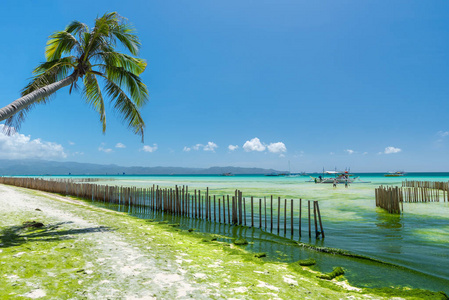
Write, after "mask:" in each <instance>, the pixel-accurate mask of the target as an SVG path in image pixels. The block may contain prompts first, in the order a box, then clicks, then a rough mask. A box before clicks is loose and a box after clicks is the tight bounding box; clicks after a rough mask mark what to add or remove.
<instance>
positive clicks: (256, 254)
mask: <svg viewBox="0 0 449 300" xmlns="http://www.w3.org/2000/svg"><path fill="white" fill-rule="evenodd" d="M254 257H256V258H262V257H267V254H266V253H265V252H261V253H255V254H254Z"/></svg>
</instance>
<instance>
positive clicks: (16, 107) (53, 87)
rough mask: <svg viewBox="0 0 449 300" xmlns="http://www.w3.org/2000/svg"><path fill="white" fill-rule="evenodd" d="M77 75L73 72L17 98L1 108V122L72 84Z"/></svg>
mask: <svg viewBox="0 0 449 300" xmlns="http://www.w3.org/2000/svg"><path fill="white" fill-rule="evenodd" d="M77 77H78V75H77V74H76V73H73V74H72V75H70V76H69V77H66V78H64V79H62V80H60V81H58V82H55V83H52V84H49V85H47V86H44V87H42V88H40V89H37V90H35V91H34V92H31V93H29V94H27V95H25V96H23V97H21V98H19V99H17V100H15V101H14V102H12V103H10V104H8V105H6V106H5V107H3V108H0V122H1V121H3V120H6V119H8V118H9V117H11V116H12V115H14V114H16V113H17V112H19V111H20V110H22V109H24V108H25V107H27V106H28V105H30V104H33V103H34V102H36V101H38V100H39V99H42V98H44V97H47V96H50V95H51V94H53V93H54V92H56V91H57V90H59V89H61V88H63V87H66V86H68V85H70V84H72V83H73V82H74V81H75V80H76V79H77Z"/></svg>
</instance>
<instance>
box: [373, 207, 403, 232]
mask: <svg viewBox="0 0 449 300" xmlns="http://www.w3.org/2000/svg"><path fill="white" fill-rule="evenodd" d="M376 210H377V223H376V226H377V227H380V228H385V229H391V231H392V232H398V233H400V232H401V229H402V226H403V225H402V217H401V215H400V214H388V213H385V211H383V210H381V209H376ZM398 236H400V234H399V235H398Z"/></svg>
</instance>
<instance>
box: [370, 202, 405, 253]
mask: <svg viewBox="0 0 449 300" xmlns="http://www.w3.org/2000/svg"><path fill="white" fill-rule="evenodd" d="M377 211H378V214H377V222H376V226H377V227H378V228H379V229H380V230H381V233H380V234H381V235H383V237H384V238H383V239H382V240H380V241H379V242H378V243H375V245H376V246H377V247H378V249H379V252H385V253H394V254H401V251H402V243H401V242H400V241H401V240H402V239H403V238H402V232H403V230H402V228H403V224H402V218H401V215H400V214H389V213H386V212H385V211H382V210H381V209H377Z"/></svg>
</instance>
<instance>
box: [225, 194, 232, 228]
mask: <svg viewBox="0 0 449 300" xmlns="http://www.w3.org/2000/svg"><path fill="white" fill-rule="evenodd" d="M226 198H227V200H228V223H229V224H232V222H231V210H230V207H229V195H226Z"/></svg>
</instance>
